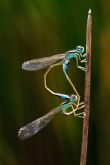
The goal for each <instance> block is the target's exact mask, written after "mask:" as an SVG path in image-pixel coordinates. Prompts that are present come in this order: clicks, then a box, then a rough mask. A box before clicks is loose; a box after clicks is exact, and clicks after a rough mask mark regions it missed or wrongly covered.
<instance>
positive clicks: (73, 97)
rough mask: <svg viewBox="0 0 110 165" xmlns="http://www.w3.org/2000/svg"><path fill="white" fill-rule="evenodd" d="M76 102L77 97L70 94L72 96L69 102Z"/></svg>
mask: <svg viewBox="0 0 110 165" xmlns="http://www.w3.org/2000/svg"><path fill="white" fill-rule="evenodd" d="M77 100H78V97H77V95H74V94H72V95H71V96H70V101H71V102H76V101H77Z"/></svg>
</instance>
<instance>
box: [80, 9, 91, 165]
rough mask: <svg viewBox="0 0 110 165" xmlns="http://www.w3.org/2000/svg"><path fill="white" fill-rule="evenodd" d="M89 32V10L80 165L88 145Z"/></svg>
mask: <svg viewBox="0 0 110 165" xmlns="http://www.w3.org/2000/svg"><path fill="white" fill-rule="evenodd" d="M91 31H92V17H91V9H89V12H88V18H87V29H86V60H87V63H86V74H85V96H84V103H85V108H84V112H85V114H86V116H85V118H84V120H83V132H82V149H81V160H80V165H86V158H87V144H88V129H89V114H90V80H91Z"/></svg>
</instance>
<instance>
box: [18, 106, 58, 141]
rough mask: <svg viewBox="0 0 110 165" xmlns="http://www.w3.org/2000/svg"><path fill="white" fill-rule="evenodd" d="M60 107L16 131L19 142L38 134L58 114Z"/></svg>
mask: <svg viewBox="0 0 110 165" xmlns="http://www.w3.org/2000/svg"><path fill="white" fill-rule="evenodd" d="M60 109H61V108H60V106H59V107H57V108H55V109H53V110H51V111H50V112H49V113H47V114H46V115H44V116H42V117H40V118H38V119H36V120H35V121H33V122H31V123H29V124H27V125H26V126H24V127H22V128H20V129H19V131H18V137H19V139H20V140H25V139H28V138H29V137H31V136H33V135H35V134H36V133H37V132H39V131H40V130H41V129H42V128H44V127H45V126H46V125H47V124H48V123H49V122H50V121H51V119H52V118H53V117H54V115H55V114H56V113H58V112H60Z"/></svg>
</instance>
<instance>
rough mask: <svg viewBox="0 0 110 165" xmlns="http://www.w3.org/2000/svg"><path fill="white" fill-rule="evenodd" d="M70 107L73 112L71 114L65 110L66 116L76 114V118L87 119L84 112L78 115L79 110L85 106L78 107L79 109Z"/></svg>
mask: <svg viewBox="0 0 110 165" xmlns="http://www.w3.org/2000/svg"><path fill="white" fill-rule="evenodd" d="M81 104H82V102H81ZM79 106H80V104H79ZM69 107H71V108H72V111H71V112H67V111H66V110H64V111H63V113H64V114H65V115H67V116H69V115H71V114H74V116H75V117H81V118H84V117H85V113H84V112H80V113H76V111H77V110H79V109H82V108H84V105H82V106H81V107H78V108H77V107H76V108H74V107H73V105H70V106H69ZM69 107H68V108H69Z"/></svg>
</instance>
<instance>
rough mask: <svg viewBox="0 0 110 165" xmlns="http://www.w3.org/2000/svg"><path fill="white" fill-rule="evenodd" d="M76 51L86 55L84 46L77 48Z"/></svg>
mask: <svg viewBox="0 0 110 165" xmlns="http://www.w3.org/2000/svg"><path fill="white" fill-rule="evenodd" d="M76 50H77V51H78V52H79V53H81V54H82V53H84V47H83V46H77V47H76Z"/></svg>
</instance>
